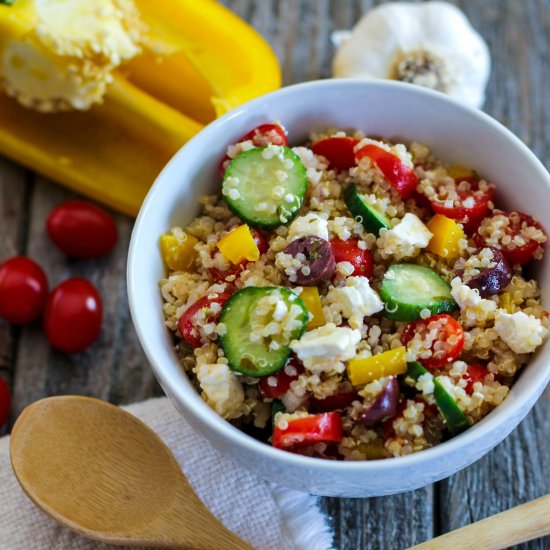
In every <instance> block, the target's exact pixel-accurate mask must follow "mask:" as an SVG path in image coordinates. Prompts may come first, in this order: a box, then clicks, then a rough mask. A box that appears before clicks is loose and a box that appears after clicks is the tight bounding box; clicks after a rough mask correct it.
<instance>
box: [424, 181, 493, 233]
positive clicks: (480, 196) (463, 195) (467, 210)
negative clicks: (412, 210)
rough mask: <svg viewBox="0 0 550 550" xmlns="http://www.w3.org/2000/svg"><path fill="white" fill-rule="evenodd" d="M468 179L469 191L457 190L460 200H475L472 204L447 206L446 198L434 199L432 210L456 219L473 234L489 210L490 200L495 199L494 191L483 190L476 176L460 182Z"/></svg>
mask: <svg viewBox="0 0 550 550" xmlns="http://www.w3.org/2000/svg"><path fill="white" fill-rule="evenodd" d="M462 181H467V182H469V183H470V185H471V189H470V190H469V191H457V194H458V196H459V199H460V201H461V202H462V203H463V204H464V201H468V200H469V199H471V201H470V202H473V205H472V206H445V200H434V201H432V210H433V211H434V212H435V213H436V214H441V215H443V216H446V217H447V218H451V219H452V220H456V221H457V222H459V223H461V224H462V225H463V226H464V231H465V232H466V233H468V234H469V235H471V234H472V233H473V232H474V231H476V230H477V228H478V227H479V224H480V223H481V220H483V218H485V216H487V214H488V212H489V201H492V200H493V195H494V191H493V189H489V190H487V191H481V190H480V189H479V180H477V179H475V178H462V179H460V180H459V181H458V183H460V182H462Z"/></svg>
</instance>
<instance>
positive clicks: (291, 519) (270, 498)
mask: <svg viewBox="0 0 550 550" xmlns="http://www.w3.org/2000/svg"><path fill="white" fill-rule="evenodd" d="M124 408H125V409H126V410H128V411H129V412H131V413H132V414H134V415H135V416H137V417H138V418H140V419H141V420H143V421H144V422H145V423H146V424H147V425H149V427H151V428H152V429H153V430H154V431H155V432H156V433H157V434H158V435H159V436H160V437H161V438H162V439H163V441H164V442H165V443H166V445H168V447H169V448H170V450H171V451H172V452H173V453H174V456H175V457H176V460H177V461H178V462H179V464H180V466H181V468H182V470H183V472H184V473H185V475H186V476H187V478H188V479H189V482H190V483H191V485H192V486H193V488H194V489H195V491H196V493H197V494H198V495H199V497H200V498H201V499H202V501H203V502H204V503H205V504H206V505H207V506H208V507H209V508H210V510H211V511H212V513H213V514H214V515H215V516H217V517H218V518H219V519H220V520H221V521H222V522H223V523H224V524H225V526H226V527H228V528H229V529H231V530H232V531H234V532H235V533H236V534H237V535H239V536H240V537H241V538H243V539H244V540H246V541H248V542H249V543H250V544H252V545H253V546H254V547H255V548H257V549H258V550H326V549H328V548H331V547H332V533H331V531H330V528H329V526H328V525H327V523H326V518H325V517H324V516H323V515H322V513H321V511H320V509H319V506H318V502H317V498H316V497H313V496H311V495H307V494H305V493H299V492H296V491H292V490H289V489H284V488H281V487H277V486H275V485H273V484H270V483H268V482H266V481H263V480H262V479H259V478H257V477H256V476H254V475H252V474H251V473H249V472H248V471H247V470H245V469H243V468H242V467H241V466H239V465H237V464H236V463H235V462H234V461H232V460H231V459H230V458H228V457H227V456H223V455H221V454H220V453H219V452H218V451H216V449H215V448H214V447H212V445H210V443H209V442H208V441H206V440H205V439H204V438H203V437H202V436H200V435H198V434H197V433H195V431H194V430H193V429H192V428H191V426H189V424H188V423H187V422H186V421H185V420H184V418H183V417H182V416H181V415H180V414H179V413H178V412H177V411H176V409H175V408H174V407H173V406H172V404H171V403H170V402H169V400H168V399H167V398H159V399H150V400H148V401H145V402H143V403H138V404H135V405H130V406H128V407H124ZM0 547H1V548H2V549H4V550H44V549H46V548H48V549H63V550H65V549H67V550H106V549H108V548H113V549H114V548H115V547H114V546H110V545H105V544H100V543H97V542H95V541H92V540H90V539H86V538H84V537H82V536H80V535H77V534H75V533H72V532H71V531H69V530H67V529H65V528H63V527H60V526H58V525H57V524H56V523H55V522H54V521H53V520H51V519H50V518H49V517H47V516H46V515H44V514H43V513H42V512H41V511H40V510H38V508H36V507H35V506H34V505H33V504H32V502H31V501H30V500H29V499H28V498H27V497H26V496H25V494H24V493H23V491H22V490H21V488H20V487H19V485H18V483H17V481H16V479H15V476H14V474H13V471H12V468H11V464H10V458H9V438H8V437H4V438H2V439H0ZM116 548H120V547H116Z"/></svg>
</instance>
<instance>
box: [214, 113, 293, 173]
mask: <svg viewBox="0 0 550 550" xmlns="http://www.w3.org/2000/svg"><path fill="white" fill-rule="evenodd" d="M243 141H252V143H253V144H254V147H267V146H268V145H270V144H271V145H284V146H288V139H287V137H286V133H285V131H284V129H283V127H282V126H280V125H279V124H260V125H259V126H256V128H253V129H252V130H250V132H248V134H245V135H244V136H243V137H242V138H241V139H239V140H238V141H237V142H236V143H242V142H243ZM230 161H231V158H230V157H229V156H228V155H225V156H224V157H223V159H222V161H221V163H220V173H221V175H222V177H223V175H224V173H225V170H226V169H227V166H228V165H229V162H230Z"/></svg>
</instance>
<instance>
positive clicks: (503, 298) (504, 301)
mask: <svg viewBox="0 0 550 550" xmlns="http://www.w3.org/2000/svg"><path fill="white" fill-rule="evenodd" d="M500 307H501V308H503V309H505V310H506V311H507V312H508V313H514V312H515V310H516V308H515V303H514V298H513V297H512V294H510V293H509V292H503V293H502V294H501V295H500Z"/></svg>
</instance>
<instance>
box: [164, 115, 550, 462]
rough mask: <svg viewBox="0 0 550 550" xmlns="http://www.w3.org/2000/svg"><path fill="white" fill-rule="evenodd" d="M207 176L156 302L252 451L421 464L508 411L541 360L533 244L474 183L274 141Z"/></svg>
mask: <svg viewBox="0 0 550 550" xmlns="http://www.w3.org/2000/svg"><path fill="white" fill-rule="evenodd" d="M290 138H292V136H290ZM219 170H220V190H219V193H218V194H216V195H208V196H204V197H202V198H201V199H200V208H201V213H200V215H199V216H198V217H197V218H195V219H194V220H193V221H192V222H191V223H190V224H189V225H188V226H187V227H173V228H171V229H170V230H169V231H168V232H167V233H166V234H164V235H162V236H161V237H160V251H161V254H162V257H163V259H164V262H165V265H166V268H167V274H166V277H165V278H164V279H162V280H161V281H160V288H161V292H162V297H163V302H164V304H163V311H164V316H165V319H166V325H167V327H168V328H169V329H170V330H171V331H173V333H174V336H175V346H176V350H177V353H178V356H179V358H180V361H181V365H182V367H183V369H184V370H185V371H186V372H187V374H188V376H189V377H190V379H191V380H192V382H193V383H194V384H195V386H196V389H197V391H198V392H199V393H200V395H201V396H202V398H203V400H204V401H205V402H206V403H207V404H208V405H209V406H210V407H211V408H212V409H214V410H215V411H216V412H217V413H218V414H219V415H221V416H222V417H223V418H225V419H227V420H228V421H230V422H231V423H233V424H234V425H235V426H237V427H239V428H240V429H241V430H243V431H244V432H246V433H248V434H250V435H251V436H253V437H255V438H257V439H260V440H262V441H264V442H265V443H267V444H270V445H273V446H275V447H277V448H279V449H283V450H286V451H290V452H295V453H300V454H304V455H308V456H315V457H320V458H327V459H332V460H372V459H381V458H391V457H397V456H402V455H406V454H409V453H413V452H417V451H421V450H423V449H426V448H429V447H432V446H434V445H437V444H438V443H441V442H443V441H445V440H447V439H449V438H451V437H453V436H455V435H458V434H460V433H461V432H463V431H464V430H467V429H468V428H469V427H470V426H472V425H473V424H475V423H476V422H478V421H479V420H480V419H482V418H483V417H484V416H486V415H487V414H488V413H489V412H490V411H491V410H492V409H494V408H495V407H497V406H498V405H499V404H500V403H502V401H503V400H504V399H505V398H506V396H507V395H508V393H509V391H510V388H511V386H512V384H513V383H514V379H515V377H516V376H517V375H518V373H519V371H520V370H521V369H522V368H523V367H524V366H525V365H526V364H527V363H528V362H529V360H530V357H531V355H532V354H533V353H534V352H535V351H536V349H537V348H538V347H539V346H541V345H542V344H543V342H544V340H545V338H546V336H547V333H548V324H549V321H548V312H546V311H545V310H544V308H543V306H542V305H541V301H540V291H539V286H538V284H537V281H536V280H534V279H532V278H530V277H529V275H528V273H529V265H530V264H532V263H534V262H537V261H538V260H540V259H541V258H542V256H543V254H544V246H545V243H546V233H545V230H544V229H543V227H542V226H541V224H540V223H539V222H538V221H537V220H535V219H534V218H533V217H531V216H530V215H529V214H528V213H523V212H516V211H503V210H500V209H499V208H498V200H495V197H496V198H498V182H491V181H487V180H485V179H484V178H483V174H478V173H477V172H476V171H475V170H474V169H472V168H470V167H467V166H457V165H449V164H446V163H444V162H443V161H441V160H440V159H438V158H436V157H435V156H434V155H433V154H432V153H431V151H430V149H429V148H428V147H427V146H426V145H424V144H421V143H416V142H412V143H409V144H406V145H405V144H402V143H394V142H390V141H388V140H385V139H381V138H379V137H376V138H371V137H368V136H367V135H366V134H363V133H362V132H360V131H347V132H344V131H339V130H335V129H334V130H333V129H326V130H324V131H322V132H314V133H312V134H311V135H310V136H309V141H307V142H306V143H304V144H301V145H297V146H294V147H292V146H290V145H289V137H288V136H287V132H286V130H285V128H284V127H283V126H282V124H280V123H270V124H262V125H260V126H258V127H256V128H254V129H252V130H251V131H250V132H249V133H248V134H246V135H245V136H243V137H242V138H241V139H240V140H239V141H238V142H237V143H234V144H231V145H229V146H228V148H227V153H226V156H225V157H224V158H223V159H220V166H219Z"/></svg>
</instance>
